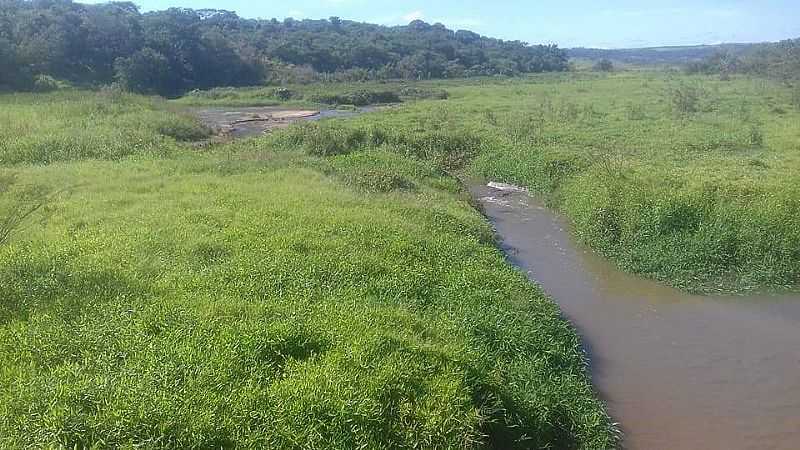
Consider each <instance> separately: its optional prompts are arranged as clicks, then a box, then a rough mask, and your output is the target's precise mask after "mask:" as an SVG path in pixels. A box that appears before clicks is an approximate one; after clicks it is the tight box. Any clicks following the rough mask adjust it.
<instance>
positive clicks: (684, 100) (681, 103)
mask: <svg viewBox="0 0 800 450" xmlns="http://www.w3.org/2000/svg"><path fill="white" fill-rule="evenodd" d="M703 95H704V92H703V90H702V89H701V88H700V87H699V86H694V85H690V84H685V83H682V84H680V85H678V86H677V87H675V88H673V89H672V90H671V91H670V102H671V104H672V107H673V110H674V111H675V112H677V113H678V114H679V115H687V114H694V113H696V112H698V111H699V109H700V100H701V99H702V98H703Z"/></svg>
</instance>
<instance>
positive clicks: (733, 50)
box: [567, 44, 761, 65]
mask: <svg viewBox="0 0 800 450" xmlns="http://www.w3.org/2000/svg"><path fill="white" fill-rule="evenodd" d="M759 45H761V44H720V45H694V46H683V47H650V48H626V49H613V50H606V49H598V48H572V49H568V50H567V55H568V56H569V58H571V59H584V60H589V61H599V60H601V59H609V60H611V61H614V62H618V63H624V64H635V65H683V64H688V63H691V62H698V61H704V60H706V59H708V58H710V57H712V56H713V55H715V54H717V53H720V52H724V53H730V54H733V55H741V54H744V53H747V52H749V51H751V50H753V49H754V48H756V47H758V46H759Z"/></svg>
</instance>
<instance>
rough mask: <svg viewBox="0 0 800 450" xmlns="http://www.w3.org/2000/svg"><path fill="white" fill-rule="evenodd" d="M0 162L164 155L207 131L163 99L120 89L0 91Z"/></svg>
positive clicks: (10, 163)
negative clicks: (50, 92) (45, 91)
mask: <svg viewBox="0 0 800 450" xmlns="http://www.w3.org/2000/svg"><path fill="white" fill-rule="evenodd" d="M0 105H2V108H0V165H13V164H19V163H49V162H54V161H64V160H79V159H91V158H101V159H120V158H124V157H128V156H136V155H138V156H147V155H151V156H157V155H158V156H165V155H169V154H171V153H173V152H174V151H175V150H176V148H177V147H178V146H177V145H176V143H177V142H181V141H192V140H197V139H201V138H204V137H206V136H208V133H209V131H208V130H206V129H204V128H203V127H202V126H201V125H199V124H198V123H197V121H196V120H194V119H193V118H191V117H188V116H186V115H181V114H177V113H176V112H174V111H171V110H170V109H171V108H170V107H169V106H168V105H167V103H166V102H165V101H163V100H157V99H153V98H145V97H139V96H133V95H128V94H123V93H120V92H116V91H105V92H89V91H62V92H58V93H52V94H0Z"/></svg>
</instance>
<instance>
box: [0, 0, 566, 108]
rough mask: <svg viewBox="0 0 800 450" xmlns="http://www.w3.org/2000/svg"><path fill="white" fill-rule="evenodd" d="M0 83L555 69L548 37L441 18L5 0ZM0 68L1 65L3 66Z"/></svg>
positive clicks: (227, 80)
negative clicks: (378, 19)
mask: <svg viewBox="0 0 800 450" xmlns="http://www.w3.org/2000/svg"><path fill="white" fill-rule="evenodd" d="M0 66H2V67H3V68H4V69H3V71H2V72H0V87H2V86H6V87H11V88H14V89H39V90H45V89H49V88H53V87H56V86H58V81H56V80H66V81H69V82H72V83H77V84H81V85H86V84H109V83H111V82H113V81H116V82H117V83H119V84H120V85H121V86H123V87H125V88H127V89H130V90H133V91H136V92H144V93H158V94H161V95H167V96H174V95H177V94H179V93H183V92H185V91H188V90H191V89H208V88H211V87H219V86H246V85H255V84H261V83H263V82H274V83H280V82H307V81H319V80H323V79H329V80H331V79H338V80H350V81H356V80H358V81H361V80H365V79H389V78H406V79H429V78H454V77H463V76H475V75H494V74H505V75H511V74H517V73H527V72H542V71H560V70H565V69H566V68H567V63H566V56H565V54H564V52H563V51H561V50H559V49H558V48H557V47H556V46H529V45H527V44H525V43H523V42H518V41H502V40H497V39H491V38H487V37H482V36H479V35H477V34H475V33H472V32H470V31H464V30H460V31H452V30H448V29H447V28H445V27H444V26H443V25H441V24H434V25H430V24H427V23H425V22H422V21H414V22H412V23H410V24H409V25H408V26H401V27H384V26H379V25H370V24H365V23H358V22H352V21H347V20H341V19H339V18H336V17H333V18H331V19H329V20H302V21H297V20H293V19H286V20H284V21H280V22H279V21H277V20H275V19H272V20H251V19H243V18H240V17H238V16H237V15H236V14H235V13H232V12H229V11H221V10H197V11H195V10H191V9H177V8H172V9H168V10H166V11H157V12H149V13H146V14H141V13H140V12H139V11H138V9H137V7H136V6H135V5H134V4H133V3H130V2H113V3H106V4H99V5H85V4H82V3H74V2H72V1H71V0H33V1H28V0H3V3H2V8H0ZM6 68H8V69H6Z"/></svg>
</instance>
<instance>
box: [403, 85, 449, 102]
mask: <svg viewBox="0 0 800 450" xmlns="http://www.w3.org/2000/svg"><path fill="white" fill-rule="evenodd" d="M400 96H401V97H404V98H408V99H412V100H427V99H430V100H447V99H448V98H450V93H449V92H447V91H446V90H444V89H425V88H420V87H416V86H406V87H404V88H402V89H400Z"/></svg>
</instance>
